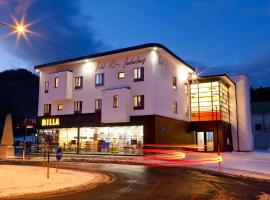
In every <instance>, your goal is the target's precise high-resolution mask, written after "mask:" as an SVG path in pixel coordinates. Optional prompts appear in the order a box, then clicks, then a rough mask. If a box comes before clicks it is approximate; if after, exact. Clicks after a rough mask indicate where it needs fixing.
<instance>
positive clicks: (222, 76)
mask: <svg viewBox="0 0 270 200" xmlns="http://www.w3.org/2000/svg"><path fill="white" fill-rule="evenodd" d="M200 79H202V80H215V79H221V80H223V81H224V82H225V83H226V84H228V85H235V82H234V81H233V80H232V79H231V78H230V77H229V76H228V75H227V74H217V75H208V76H200V77H198V80H200Z"/></svg>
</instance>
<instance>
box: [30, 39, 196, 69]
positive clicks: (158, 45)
mask: <svg viewBox="0 0 270 200" xmlns="http://www.w3.org/2000/svg"><path fill="white" fill-rule="evenodd" d="M150 47H158V48H161V49H163V50H165V51H166V52H167V53H169V54H170V55H171V56H173V57H174V58H175V59H177V60H179V61H180V62H182V63H184V64H185V65H187V66H188V67H189V68H191V69H192V70H193V71H195V69H194V68H193V67H192V66H191V65H189V64H188V63H187V62H185V61H184V60H182V59H181V58H180V57H178V56H177V55H176V54H174V53H173V52H172V51H171V50H169V49H168V48H167V47H165V46H164V45H162V44H159V43H147V44H142V45H137V46H132V47H127V48H122V49H116V50H112V51H105V52H102V53H96V54H91V55H87V56H81V57H77V58H71V59H66V60H61V61H56V62H51V63H46V64H41V65H36V66H35V67H34V69H35V70H36V69H40V68H44V67H49V66H52V65H59V64H64V63H69V62H75V61H79V60H84V59H91V58H96V57H101V56H107V55H112V54H117V53H123V52H127V51H134V50H139V49H144V48H150Z"/></svg>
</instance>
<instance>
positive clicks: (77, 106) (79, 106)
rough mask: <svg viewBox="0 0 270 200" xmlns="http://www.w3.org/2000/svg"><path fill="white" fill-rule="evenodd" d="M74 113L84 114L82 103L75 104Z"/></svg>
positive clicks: (76, 102)
mask: <svg viewBox="0 0 270 200" xmlns="http://www.w3.org/2000/svg"><path fill="white" fill-rule="evenodd" d="M74 113H82V101H75V102H74Z"/></svg>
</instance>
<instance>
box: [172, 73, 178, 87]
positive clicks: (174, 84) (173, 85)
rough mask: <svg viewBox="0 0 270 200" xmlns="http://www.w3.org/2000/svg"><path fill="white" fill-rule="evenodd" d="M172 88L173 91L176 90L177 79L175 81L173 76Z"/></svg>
mask: <svg viewBox="0 0 270 200" xmlns="http://www.w3.org/2000/svg"><path fill="white" fill-rule="evenodd" d="M172 87H173V89H175V90H176V88H177V79H176V77H175V76H173V81H172Z"/></svg>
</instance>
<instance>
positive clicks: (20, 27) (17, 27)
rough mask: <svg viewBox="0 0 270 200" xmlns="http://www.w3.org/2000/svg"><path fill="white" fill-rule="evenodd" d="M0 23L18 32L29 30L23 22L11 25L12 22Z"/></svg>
mask: <svg viewBox="0 0 270 200" xmlns="http://www.w3.org/2000/svg"><path fill="white" fill-rule="evenodd" d="M0 25H1V26H6V27H9V28H11V29H12V30H15V31H16V32H18V33H20V34H23V33H25V32H27V29H26V25H24V24H23V23H21V24H19V23H18V24H16V25H11V24H7V23H3V22H0Z"/></svg>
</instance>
